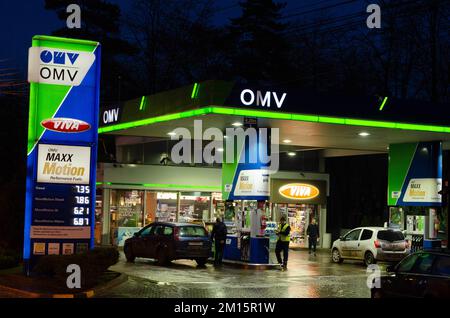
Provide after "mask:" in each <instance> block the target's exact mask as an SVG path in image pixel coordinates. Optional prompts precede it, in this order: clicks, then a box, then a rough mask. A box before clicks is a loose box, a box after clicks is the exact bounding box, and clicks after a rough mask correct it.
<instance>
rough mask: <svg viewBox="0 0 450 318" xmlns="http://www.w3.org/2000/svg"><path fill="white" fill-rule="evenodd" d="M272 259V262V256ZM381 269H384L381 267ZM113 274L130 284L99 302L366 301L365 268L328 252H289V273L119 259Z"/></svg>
mask: <svg viewBox="0 0 450 318" xmlns="http://www.w3.org/2000/svg"><path fill="white" fill-rule="evenodd" d="M271 259H275V257H274V255H272V257H271ZM381 266H383V265H381ZM110 269H111V270H114V271H118V272H121V273H125V274H127V275H128V276H129V277H128V280H127V281H126V282H125V283H122V284H121V285H118V286H116V287H114V288H110V289H108V290H107V291H104V292H102V293H100V294H98V295H97V297H120V298H158V297H162V298H166V297H171V298H204V297H209V298H329V297H338V298H368V297H370V290H369V289H368V288H367V285H366V281H367V277H368V274H367V273H366V267H365V266H364V265H363V264H362V262H359V261H344V263H342V264H334V263H332V262H331V259H330V254H329V253H328V252H326V251H323V252H320V253H318V254H317V256H312V255H309V254H308V252H307V251H290V253H289V264H288V271H285V272H282V271H280V270H277V269H268V270H250V269H242V268H237V267H232V266H229V265H223V266H222V267H220V268H215V267H213V266H212V265H210V264H208V265H207V266H206V267H204V268H199V267H197V266H196V263H195V262H194V261H189V260H180V261H174V262H172V264H171V265H169V266H168V267H160V266H157V265H156V264H154V262H153V261H152V260H148V259H142V258H138V259H136V261H135V263H126V261H125V260H124V256H123V254H122V255H121V259H120V261H119V263H118V264H116V265H114V266H112V267H111V268H110Z"/></svg>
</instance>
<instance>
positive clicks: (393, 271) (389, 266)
mask: <svg viewBox="0 0 450 318" xmlns="http://www.w3.org/2000/svg"><path fill="white" fill-rule="evenodd" d="M386 272H388V273H395V265H388V266H387V267H386Z"/></svg>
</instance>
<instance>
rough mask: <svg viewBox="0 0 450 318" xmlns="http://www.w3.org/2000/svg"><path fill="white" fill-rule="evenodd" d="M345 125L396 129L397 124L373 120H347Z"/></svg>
mask: <svg viewBox="0 0 450 318" xmlns="http://www.w3.org/2000/svg"><path fill="white" fill-rule="evenodd" d="M345 124H346V125H352V126H366V127H380V128H396V123H390V122H383V121H373V120H362V119H346V120H345Z"/></svg>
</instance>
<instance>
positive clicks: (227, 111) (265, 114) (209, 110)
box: [98, 106, 450, 133]
mask: <svg viewBox="0 0 450 318" xmlns="http://www.w3.org/2000/svg"><path fill="white" fill-rule="evenodd" d="M207 114H218V115H233V116H245V117H256V118H269V119H283V120H294V121H303V122H319V123H325V124H339V125H350V126H362V127H376V128H390V129H402V130H412V131H429V132H439V133H450V127H445V126H434V125H418V124H407V123H396V122H386V121H377V120H363V119H353V118H340V117H328V116H316V115H303V114H287V113H277V112H271V111H263V110H247V109H236V108H228V107H215V106H211V107H205V108H200V109H196V110H190V111H185V112H181V113H175V114H169V115H163V116H158V117H153V118H147V119H142V120H138V121H134V122H129V123H123V124H117V125H111V126H107V127H101V128H99V130H98V132H99V133H108V132H113V131H118V130H124V129H128V128H135V127H141V126H145V125H150V124H154V123H158V122H165V121H170V120H175V119H180V118H190V117H195V116H199V115H207Z"/></svg>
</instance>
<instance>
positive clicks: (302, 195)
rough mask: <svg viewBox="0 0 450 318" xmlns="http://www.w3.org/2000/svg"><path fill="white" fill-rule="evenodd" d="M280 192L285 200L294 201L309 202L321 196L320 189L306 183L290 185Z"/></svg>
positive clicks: (283, 187)
mask: <svg viewBox="0 0 450 318" xmlns="http://www.w3.org/2000/svg"><path fill="white" fill-rule="evenodd" d="M278 192H279V193H280V194H281V195H282V196H283V197H285V198H288V199H292V200H309V199H313V198H315V197H317V196H318V195H319V193H320V192H319V189H318V188H317V187H315V186H313V185H310V184H305V183H290V184H286V185H284V186H282V187H281V188H280V189H279V190H278Z"/></svg>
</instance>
